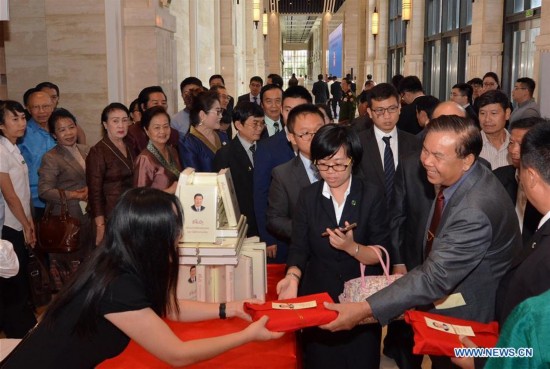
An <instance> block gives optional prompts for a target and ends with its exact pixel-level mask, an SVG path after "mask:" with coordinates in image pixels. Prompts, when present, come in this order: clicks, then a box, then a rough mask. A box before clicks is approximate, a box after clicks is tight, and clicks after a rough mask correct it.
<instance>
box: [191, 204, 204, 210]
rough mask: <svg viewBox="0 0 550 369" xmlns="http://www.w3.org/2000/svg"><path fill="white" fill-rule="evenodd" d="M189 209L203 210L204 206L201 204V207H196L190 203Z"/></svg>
mask: <svg viewBox="0 0 550 369" xmlns="http://www.w3.org/2000/svg"><path fill="white" fill-rule="evenodd" d="M191 209H192V210H193V211H203V210H204V209H205V208H204V206H202V205H201V207H200V208H198V209H197V207H196V206H195V205H191Z"/></svg>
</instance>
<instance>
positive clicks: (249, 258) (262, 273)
mask: <svg viewBox="0 0 550 369" xmlns="http://www.w3.org/2000/svg"><path fill="white" fill-rule="evenodd" d="M226 240H227V239H226ZM265 248H266V245H265V243H264V242H259V239H258V238H257V237H251V238H247V239H243V240H242V242H241V243H240V246H237V247H235V248H230V247H225V246H222V247H218V248H217V247H215V246H211V245H208V246H207V247H204V248H203V247H201V244H198V245H194V246H192V247H186V246H185V244H180V248H179V251H180V270H179V278H178V290H177V292H178V298H180V299H190V300H197V301H207V302H227V301H234V300H242V299H249V298H257V299H259V300H262V301H264V300H265V294H266V292H267V272H266V271H267V269H266V249H265ZM229 249H232V250H233V251H231V253H234V254H235V255H213V254H215V253H226V254H228V253H230V251H229ZM191 252H195V253H196V252H198V254H199V255H182V253H191Z"/></svg>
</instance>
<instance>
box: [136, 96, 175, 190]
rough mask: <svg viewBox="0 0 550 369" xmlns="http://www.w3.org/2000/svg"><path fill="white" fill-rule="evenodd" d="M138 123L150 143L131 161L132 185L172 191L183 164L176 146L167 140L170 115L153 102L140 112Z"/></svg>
mask: <svg viewBox="0 0 550 369" xmlns="http://www.w3.org/2000/svg"><path fill="white" fill-rule="evenodd" d="M141 126H142V127H143V129H145V132H146V133H147V136H148V137H149V143H148V144H147V147H146V148H145V149H144V150H143V151H142V152H141V153H140V154H139V155H138V157H137V158H136V161H135V163H134V187H151V188H156V189H159V190H163V191H165V192H168V193H171V194H174V193H175V192H176V186H177V185H178V178H179V175H180V172H181V170H182V167H181V164H180V161H179V158H178V153H177V152H176V149H174V148H173V147H172V146H170V145H167V144H166V143H167V142H168V139H169V138H170V116H169V115H168V113H167V112H166V110H164V108H163V107H162V106H154V107H152V108H150V109H147V110H146V111H145V112H144V113H143V116H142V118H141Z"/></svg>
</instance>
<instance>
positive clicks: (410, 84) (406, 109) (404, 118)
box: [397, 76, 424, 135]
mask: <svg viewBox="0 0 550 369" xmlns="http://www.w3.org/2000/svg"><path fill="white" fill-rule="evenodd" d="M398 91H399V95H401V99H402V100H403V102H404V103H405V104H406V105H404V106H403V107H402V108H401V113H400V114H399V121H398V122H397V128H399V129H400V130H402V131H405V132H409V133H411V134H413V135H415V134H417V133H418V132H420V131H421V130H422V127H420V125H419V124H418V120H417V119H416V103H415V100H416V98H417V97H420V96H424V88H423V87H422V82H420V79H418V77H417V76H407V77H405V78H403V79H402V80H401V82H399V87H398Z"/></svg>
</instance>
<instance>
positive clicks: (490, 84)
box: [483, 82, 497, 87]
mask: <svg viewBox="0 0 550 369" xmlns="http://www.w3.org/2000/svg"><path fill="white" fill-rule="evenodd" d="M496 85H497V84H496V83H495V82H483V86H484V87H490V86H496Z"/></svg>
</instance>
